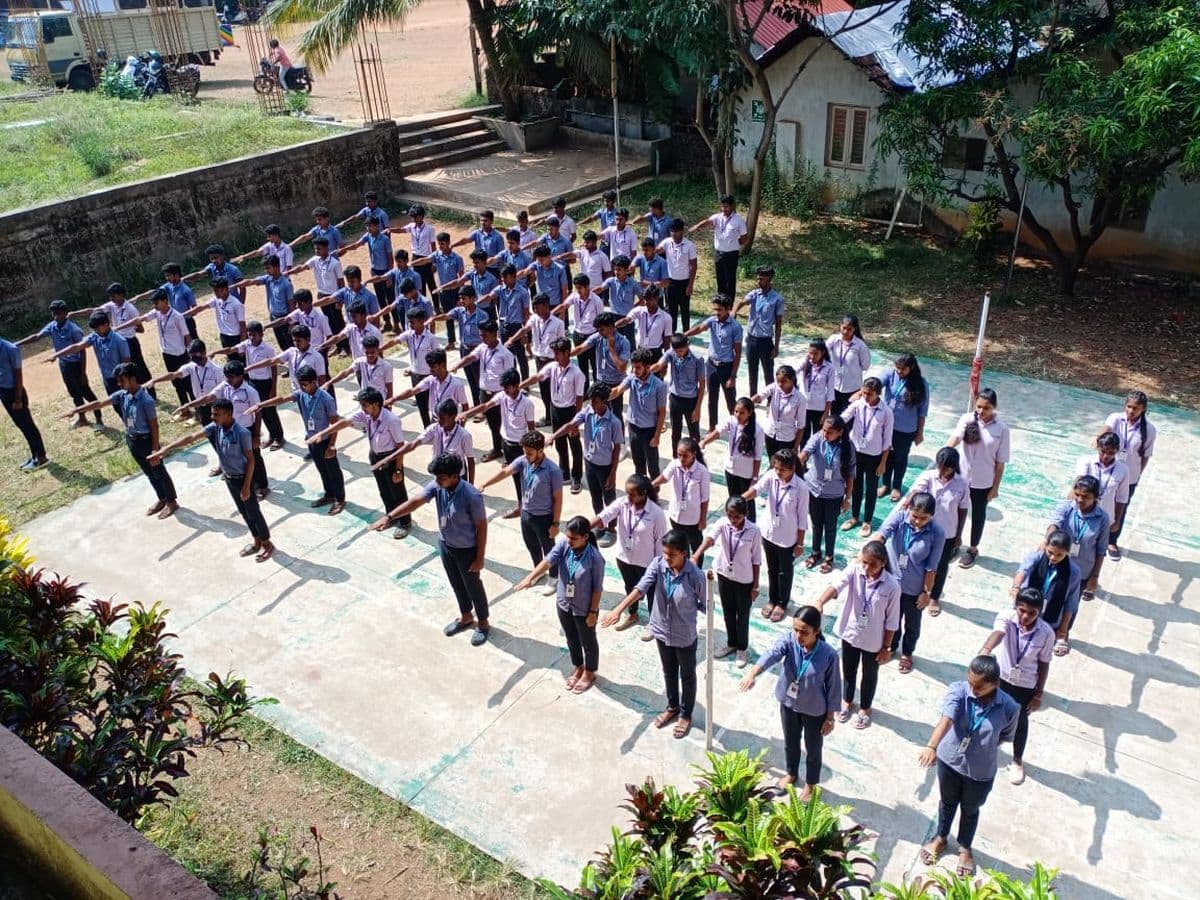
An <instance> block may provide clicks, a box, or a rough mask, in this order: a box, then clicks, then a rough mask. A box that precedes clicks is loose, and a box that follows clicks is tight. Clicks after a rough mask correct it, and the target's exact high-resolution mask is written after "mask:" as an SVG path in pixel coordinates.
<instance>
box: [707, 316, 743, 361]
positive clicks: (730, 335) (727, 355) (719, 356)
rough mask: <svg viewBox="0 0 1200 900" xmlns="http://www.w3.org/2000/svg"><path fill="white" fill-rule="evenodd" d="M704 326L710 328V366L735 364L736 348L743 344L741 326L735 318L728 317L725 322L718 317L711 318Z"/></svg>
mask: <svg viewBox="0 0 1200 900" xmlns="http://www.w3.org/2000/svg"><path fill="white" fill-rule="evenodd" d="M704 324H705V325H706V326H707V327H708V364H709V366H710V367H715V366H716V364H717V363H731V362H733V352H734V346H735V345H736V344H740V343H741V342H742V326H741V324H740V323H738V322H737V320H735V319H734V318H733V316H729V317H727V318H726V319H725V321H724V322H722V321H721V320H720V319H718V318H717V317H716V316H709V317H708V318H707V319H706V320H705V322H704Z"/></svg>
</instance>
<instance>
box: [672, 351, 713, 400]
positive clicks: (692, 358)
mask: <svg viewBox="0 0 1200 900" xmlns="http://www.w3.org/2000/svg"><path fill="white" fill-rule="evenodd" d="M666 360H667V364H668V365H667V367H668V368H669V369H670V371H671V393H672V394H674V395H675V396H676V397H683V398H684V399H685V400H690V399H692V398H694V397H696V396H697V394H699V392H700V380H701V379H702V378H703V377H704V359H703V358H702V357H700V356H697V355H696V354H695V353H694V352H693V351H691V350H688V352H687V355H686V356H683V357H680V355H679V354H678V353H676V352H675V351H674V350H673V349H672V350H668V351H667V354H666Z"/></svg>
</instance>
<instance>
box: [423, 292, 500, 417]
mask: <svg viewBox="0 0 1200 900" xmlns="http://www.w3.org/2000/svg"><path fill="white" fill-rule="evenodd" d="M458 304H459V305H458V306H456V307H454V308H453V309H451V310H449V311H448V312H444V313H440V314H438V315H436V316H434V317H433V318H432V319H430V320H429V323H428V324H429V325H430V326H432V325H433V324H434V323H435V322H437V321H439V320H441V319H445V320H446V321H447V322H457V323H458V326H459V331H460V337H461V338H462V341H461V342H460V343H459V345H458V358H459V363H458V365H457V366H455V367H454V369H453V371H458V369H460V368H461V369H464V370H465V374H466V376H467V384H468V385H469V386H470V388H471V400H472V402H474V403H478V402H479V399H480V396H479V359H478V358H477V357H476V356H475V355H474V353H475V349H476V348H477V347H478V346H479V345H480V344H482V343H483V333H482V332H481V331H480V328H481V326H482V325H483V323H484V322H486V321H488V319H489V318H491V317H490V316H489V315H488V314H487V310H485V309H483V308H481V307H479V306H477V305H476V304H475V288H473V287H472V286H471V285H469V284H467V285H464V286H463V288H462V290H460V291H459V292H458ZM447 333H448V334H449V335H450V337H453V333H452V332H450V331H449V326H447Z"/></svg>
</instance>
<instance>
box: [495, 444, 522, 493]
mask: <svg viewBox="0 0 1200 900" xmlns="http://www.w3.org/2000/svg"><path fill="white" fill-rule="evenodd" d="M500 449H501V452H502V453H503V454H504V464H505V465H506V466H507V465H508V464H509V463H511V462H512V461H513V460H515V459H519V458H520V457H521V456H522V455H524V454H523V451H522V450H521V445H520V444H519V443H517V442H516V441H510V440H508V439H507V438H505V439H504V441H503V446H502V447H501V448H500ZM512 481H513V487H514V488H515V489H516V492H517V506H520V505H521V497H522V495H523V493H524V491H523V490H522V488H523V485H522V484H521V476H520V475H514V476H513V477H512Z"/></svg>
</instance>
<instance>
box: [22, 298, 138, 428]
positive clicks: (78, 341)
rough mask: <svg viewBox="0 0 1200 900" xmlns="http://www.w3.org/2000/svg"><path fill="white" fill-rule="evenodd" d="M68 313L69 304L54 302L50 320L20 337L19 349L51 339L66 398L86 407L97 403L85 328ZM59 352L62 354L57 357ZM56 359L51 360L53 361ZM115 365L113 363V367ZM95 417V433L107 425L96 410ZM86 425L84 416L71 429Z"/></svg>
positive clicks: (52, 302) (62, 301) (61, 301)
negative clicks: (89, 378)
mask: <svg viewBox="0 0 1200 900" xmlns="http://www.w3.org/2000/svg"><path fill="white" fill-rule="evenodd" d="M68 312H69V310H68V308H67V304H66V301H64V300H53V301H51V303H50V315H51V316H52V319H51V321H49V322H47V323H46V324H45V325H43V326H42V327H41V329H40V330H39V331H35V332H34V333H33V334H31V335H29V336H28V337H23V338H21V340H19V341H17V342H16V346H17V347H20V346H21V345H22V344H28V343H32V342H33V341H36V340H38V339H39V338H44V337H48V338H50V343H51V345H52V346H53V347H54V351H55V357H57V359H58V374H59V375H61V376H62V380H63V385H64V386H65V387H66V389H67V396H69V397H70V398H71V402H72V403H74V404H75V405H76V406H83V405H84V404H85V403H94V402H95V401H96V395H95V394H94V393H93V392H92V386H91V385H90V384H88V377H87V354H86V353H84V350H83V348H84V346H86V344H87V339H86V338H85V337H84V336H83V329H82V328H80V327H79V326H78V325H76V324H75V323H74V322H72V321H71V320H70V318H68V315H67V313H68ZM59 353H62V354H63V355H62V356H58V354H59ZM55 357H51V359H54V358H55ZM115 365H116V364H115V363H114V368H115ZM93 414H94V415H95V417H96V421H95V424H94V425H93V426H92V427H93V429H94V430H96V431H100V430H101V429H102V428H103V427H104V422H103V421H102V420H101V418H100V410H98V409H97V410H95V411H94V413H93ZM87 423H88V422H87V416H83V415H81V416H80V417H79V418H77V419H76V420H75V422H74V423H73V424H72V425H71V427H72V428H83V427H85V426H86V425H87Z"/></svg>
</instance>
